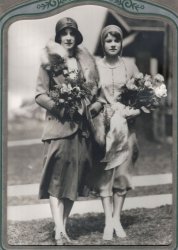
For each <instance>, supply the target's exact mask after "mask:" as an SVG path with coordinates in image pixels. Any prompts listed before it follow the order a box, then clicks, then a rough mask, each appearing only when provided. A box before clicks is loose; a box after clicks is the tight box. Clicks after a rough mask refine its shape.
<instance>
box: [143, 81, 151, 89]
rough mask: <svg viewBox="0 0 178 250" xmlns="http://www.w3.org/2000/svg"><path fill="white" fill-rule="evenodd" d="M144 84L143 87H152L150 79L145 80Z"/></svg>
mask: <svg viewBox="0 0 178 250" xmlns="http://www.w3.org/2000/svg"><path fill="white" fill-rule="evenodd" d="M144 85H145V87H147V88H148V89H152V88H153V86H152V83H151V81H149V80H147V81H145V83H144Z"/></svg>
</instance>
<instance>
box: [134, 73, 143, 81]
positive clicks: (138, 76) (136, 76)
mask: <svg viewBox="0 0 178 250" xmlns="http://www.w3.org/2000/svg"><path fill="white" fill-rule="evenodd" d="M135 79H136V80H141V79H143V73H137V74H136V75H135Z"/></svg>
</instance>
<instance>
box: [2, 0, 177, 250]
mask: <svg viewBox="0 0 178 250" xmlns="http://www.w3.org/2000/svg"><path fill="white" fill-rule="evenodd" d="M88 4H90V5H98V6H104V7H108V8H111V9H112V8H113V9H114V8H117V9H118V10H119V11H121V12H122V13H125V14H126V15H128V16H132V17H134V16H137V17H151V16H153V17H156V18H158V19H159V18H160V19H161V18H162V19H164V20H166V21H167V22H169V23H170V24H171V25H172V27H173V29H174V30H175V31H176V34H174V36H175V40H176V41H177V42H175V43H174V48H175V55H174V56H175V58H173V59H174V63H175V67H174V69H173V70H174V76H175V79H174V81H175V82H176V84H175V86H174V96H173V98H174V100H173V102H174V110H173V113H174V117H173V124H174V126H173V139H174V140H175V141H174V142H173V150H174V152H173V154H174V157H173V158H174V159H173V160H174V161H175V162H174V163H175V164H177V117H176V116H177V83H178V72H177V70H178V13H176V12H173V11H172V10H170V9H168V8H166V7H164V6H163V5H162V6H161V5H159V4H155V3H151V2H148V1H142V0H90V1H88V0H38V1H35V0H31V1H30V0H29V1H26V2H25V3H19V4H17V5H16V6H15V7H13V8H10V9H9V10H8V11H7V12H6V13H2V15H1V17H0V31H1V43H0V60H1V63H0V65H1V66H0V76H1V78H0V81H1V95H0V102H1V112H0V119H1V124H0V128H1V152H0V158H1V159H2V160H1V173H0V182H1V183H2V184H1V190H2V192H1V193H0V200H1V209H0V211H1V215H2V216H1V218H0V222H1V231H2V234H1V235H0V241H1V242H0V248H1V249H5V248H4V247H5V246H4V244H3V241H4V239H3V238H4V237H6V236H5V228H6V225H5V221H6V220H5V216H4V215H5V214H6V211H5V209H4V204H6V175H5V174H4V172H5V171H4V166H5V164H4V163H6V160H7V159H6V157H5V156H4V150H5V149H6V146H4V145H6V126H7V125H6V122H7V114H5V112H7V110H6V106H5V103H6V100H5V98H6V93H7V88H8V87H7V86H5V84H4V83H5V82H6V81H7V79H6V72H7V70H8V69H7V68H6V65H4V63H3V62H4V59H5V57H6V49H7V47H6V43H5V42H6V34H5V31H6V30H7V28H8V26H9V25H10V24H11V23H13V22H15V21H16V20H21V19H28V18H29V17H30V18H31V17H34V18H35V17H39V18H42V17H46V16H47V15H53V14H56V13H59V12H62V11H64V10H66V9H68V8H71V7H74V6H80V5H88ZM175 124H176V125H175ZM174 174H175V176H174V177H173V178H174V184H175V190H178V182H177V180H176V177H177V169H176V170H175V173H174ZM177 201H178V192H175V194H174V204H173V205H174V209H175V211H174V216H175V219H176V222H175V228H176V232H177V229H178V216H177V212H178V211H177ZM173 223H174V222H173ZM176 232H175V240H176V242H175V244H176V246H174V247H175V248H174V249H177V247H178V237H177V236H176ZM71 247H73V246H71ZM77 247H78V248H80V247H81V248H84V246H77ZM98 247H99V246H98ZM106 247H108V249H109V246H106ZM117 247H118V248H121V247H122V246H117ZM145 247H147V246H145ZM149 247H150V246H148V248H149ZM165 247H166V246H165ZM20 248H21V247H20V246H19V249H20ZM44 248H45V249H47V248H46V247H45V246H42V249H44ZM50 248H52V247H50ZM65 248H69V249H70V247H69V246H68V247H65ZM86 248H88V247H86ZM89 248H94V247H93V246H90V247H89ZM126 248H127V249H134V248H135V249H138V248H141V246H133V247H130V246H127V247H126ZM143 248H144V247H143ZM155 248H159V246H158V247H157V246H155ZM160 248H161V247H160ZM163 248H164V246H163ZM12 249H15V248H14V247H12ZM16 249H18V247H16ZM21 249H22V248H21ZM32 249H34V247H33V248H32Z"/></svg>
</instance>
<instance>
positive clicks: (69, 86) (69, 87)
mask: <svg viewBox="0 0 178 250" xmlns="http://www.w3.org/2000/svg"><path fill="white" fill-rule="evenodd" d="M67 87H68V90H69V91H71V90H72V86H71V84H70V83H69V84H68V85H67Z"/></svg>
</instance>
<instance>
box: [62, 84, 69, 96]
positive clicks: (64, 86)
mask: <svg viewBox="0 0 178 250" xmlns="http://www.w3.org/2000/svg"><path fill="white" fill-rule="evenodd" d="M67 92H68V88H67V86H66V85H65V84H64V83H63V84H62V88H61V94H64V93H67Z"/></svg>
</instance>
